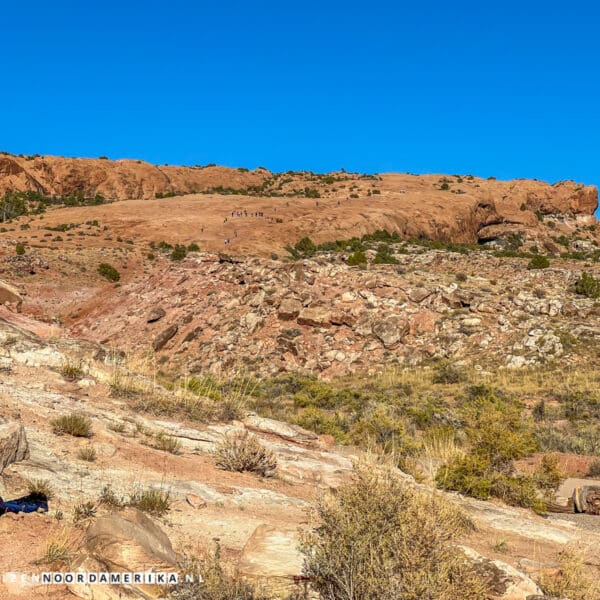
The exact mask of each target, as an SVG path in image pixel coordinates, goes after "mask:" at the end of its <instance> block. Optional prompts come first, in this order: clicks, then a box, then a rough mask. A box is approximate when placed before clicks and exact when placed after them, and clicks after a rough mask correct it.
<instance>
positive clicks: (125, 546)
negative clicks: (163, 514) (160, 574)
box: [85, 508, 178, 571]
mask: <svg viewBox="0 0 600 600" xmlns="http://www.w3.org/2000/svg"><path fill="white" fill-rule="evenodd" d="M85 548H86V550H87V552H88V553H89V554H90V556H93V557H94V558H95V559H96V560H98V561H99V562H100V563H102V564H103V565H105V567H106V568H107V569H108V570H109V571H111V570H123V571H145V570H147V569H151V568H154V569H155V570H172V569H173V567H174V566H175V565H176V564H177V559H178V557H177V554H176V553H175V551H174V550H173V547H172V546H171V541H170V540H169V538H168V536H167V534H166V533H165V532H164V531H163V530H162V529H161V528H160V527H159V526H158V525H156V523H154V521H152V519H150V518H149V517H148V516H147V515H145V514H144V513H143V512H141V511H139V510H137V509H136V508H127V509H125V510H123V511H121V512H119V513H112V514H110V515H107V516H106V517H100V518H98V519H96V521H94V522H93V523H92V524H91V525H90V527H89V529H88V530H87V533H86V538H85Z"/></svg>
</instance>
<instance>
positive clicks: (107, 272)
mask: <svg viewBox="0 0 600 600" xmlns="http://www.w3.org/2000/svg"><path fill="white" fill-rule="evenodd" d="M98 273H99V274H100V275H102V277H104V278H106V279H108V280H109V281H119V279H121V274H120V273H119V271H117V270H116V269H115V268H114V267H113V266H112V265H109V264H108V263H100V265H99V266H98Z"/></svg>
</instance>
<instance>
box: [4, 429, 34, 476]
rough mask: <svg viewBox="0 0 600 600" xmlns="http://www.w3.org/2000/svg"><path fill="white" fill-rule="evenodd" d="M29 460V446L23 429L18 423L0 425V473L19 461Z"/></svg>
mask: <svg viewBox="0 0 600 600" xmlns="http://www.w3.org/2000/svg"><path fill="white" fill-rule="evenodd" d="M27 458H29V445H28V443H27V437H26V435H25V428H24V427H23V425H21V424H20V423H5V424H2V425H0V473H2V471H4V469H5V468H6V467H7V466H8V465H10V464H12V463H14V462H18V461H20V460H25V459H27Z"/></svg>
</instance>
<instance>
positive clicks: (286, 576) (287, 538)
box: [238, 524, 303, 596]
mask: <svg viewBox="0 0 600 600" xmlns="http://www.w3.org/2000/svg"><path fill="white" fill-rule="evenodd" d="M298 541H299V540H298V531H297V528H296V527H289V528H285V527H281V528H277V527H274V526H272V525H267V524H262V525H259V526H258V527H257V528H256V529H255V530H254V533H253V534H252V536H251V537H250V539H249V540H248V541H247V542H246V545H245V546H244V549H243V551H242V555H241V557H240V560H239V563H238V572H239V573H240V575H242V576H243V577H245V578H247V579H250V580H252V581H255V582H257V583H259V584H260V586H261V588H263V589H265V591H267V592H270V593H272V594H278V595H282V596H283V595H286V594H289V593H290V592H292V591H293V590H294V589H295V585H296V584H295V581H297V579H298V578H299V577H300V576H301V575H302V566H303V557H302V554H301V553H300V552H299V550H298Z"/></svg>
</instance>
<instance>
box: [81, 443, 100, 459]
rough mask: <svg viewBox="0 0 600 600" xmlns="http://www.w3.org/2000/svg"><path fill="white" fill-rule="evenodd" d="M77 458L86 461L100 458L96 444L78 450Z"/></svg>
mask: <svg viewBox="0 0 600 600" xmlns="http://www.w3.org/2000/svg"><path fill="white" fill-rule="evenodd" d="M77 458H80V459H81V460H85V461H86V462H94V461H95V460H96V458H98V454H97V453H96V449H95V448H94V446H84V447H83V448H80V449H79V450H78V451H77Z"/></svg>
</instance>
